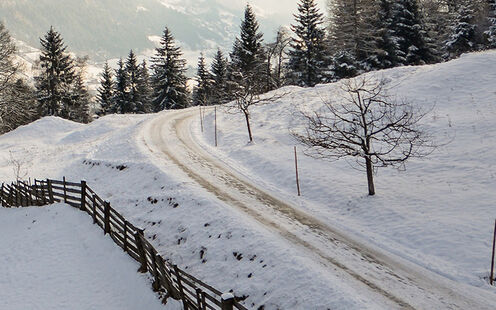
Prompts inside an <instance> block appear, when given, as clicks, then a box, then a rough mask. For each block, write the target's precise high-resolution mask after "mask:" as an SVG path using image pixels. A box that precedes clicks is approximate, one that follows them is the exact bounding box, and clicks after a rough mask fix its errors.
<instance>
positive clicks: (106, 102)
mask: <svg viewBox="0 0 496 310" xmlns="http://www.w3.org/2000/svg"><path fill="white" fill-rule="evenodd" d="M100 78H101V80H100V87H99V88H98V89H97V91H98V94H97V102H98V103H99V104H100V113H99V114H100V115H106V114H109V113H112V112H113V111H115V101H114V99H115V98H114V80H113V74H112V69H110V67H109V65H108V63H107V62H105V66H104V67H103V72H102V73H101V75H100Z"/></svg>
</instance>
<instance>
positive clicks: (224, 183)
mask: <svg viewBox="0 0 496 310" xmlns="http://www.w3.org/2000/svg"><path fill="white" fill-rule="evenodd" d="M196 112H197V111H196V110H192V109H190V110H183V111H174V112H166V113H162V114H159V116H158V117H156V118H155V119H153V120H151V121H150V122H149V123H148V124H147V126H145V129H144V130H143V131H144V132H143V135H144V143H145V145H146V146H147V147H148V148H149V150H150V151H151V152H152V153H155V155H157V156H159V157H163V155H165V156H166V157H167V158H168V159H170V160H171V161H172V162H173V163H174V164H175V165H177V166H178V167H179V168H180V169H181V170H182V171H184V172H185V173H186V174H187V175H188V176H189V177H190V178H191V179H193V180H194V181H195V182H196V183H198V184H199V185H200V186H201V187H203V188H205V189H206V190H207V191H209V192H210V193H212V194H214V195H215V196H216V197H217V198H219V199H220V200H222V201H224V202H225V203H226V204H228V205H230V206H233V207H236V208H238V209H239V210H241V211H242V212H244V213H245V214H247V215H249V216H250V217H252V218H254V219H255V220H257V221H258V222H259V223H261V224H262V225H264V226H266V227H268V228H269V229H270V230H272V231H275V232H277V233H279V234H280V235H282V236H283V237H284V238H285V239H287V240H289V241H290V242H291V243H293V244H296V245H298V246H299V247H302V248H305V249H307V250H308V251H310V252H311V253H312V254H313V255H317V256H318V258H319V260H320V263H323V264H324V265H326V266H327V267H328V268H334V269H335V270H333V272H336V268H337V269H338V270H337V271H338V273H340V274H341V275H342V276H343V277H347V278H348V279H351V280H352V281H354V282H355V284H357V285H359V286H363V285H365V286H366V288H367V289H368V290H371V291H373V292H375V293H376V294H377V295H379V296H380V297H381V298H382V299H384V303H385V304H386V305H388V308H400V309H473V308H477V309H493V307H491V305H490V302H489V301H488V300H490V297H489V296H482V295H480V294H478V293H479V292H477V294H468V293H467V292H461V291H460V289H459V288H455V287H453V285H452V283H450V282H449V280H447V279H444V278H442V277H440V276H438V275H436V274H433V273H430V272H428V271H427V270H424V269H422V268H421V267H418V266H416V265H415V266H413V264H410V263H408V262H399V261H398V259H395V258H390V257H388V256H387V255H385V254H384V253H381V252H379V251H377V250H375V249H372V248H371V247H369V246H366V245H364V244H363V243H361V242H358V241H356V240H352V239H351V238H350V237H349V236H346V235H344V234H342V233H341V232H338V231H336V230H334V229H332V228H331V227H329V226H327V225H326V224H324V223H322V222H321V221H319V220H318V219H316V218H314V217H312V216H310V215H308V214H306V213H304V212H302V211H299V210H298V209H297V208H295V207H294V206H292V205H290V204H289V203H287V202H284V201H282V200H281V199H278V198H276V197H274V196H273V195H271V194H269V193H267V192H265V191H264V190H262V189H260V188H258V187H257V186H255V185H253V184H251V183H250V182H249V181H248V180H246V179H244V178H243V177H242V176H239V175H237V174H236V173H235V172H233V171H230V169H229V167H226V166H225V165H224V164H222V163H220V162H219V161H217V160H215V158H213V157H212V156H211V155H210V154H208V153H207V152H206V151H204V150H203V149H202V148H201V147H200V146H198V145H197V144H196V143H195V142H194V140H193V138H192V137H191V132H190V123H191V121H192V118H193V117H194V116H196ZM146 131H148V132H146ZM309 235H310V236H309ZM482 294H483V293H482ZM468 295H470V296H468Z"/></svg>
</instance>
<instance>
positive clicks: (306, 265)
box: [0, 52, 496, 309]
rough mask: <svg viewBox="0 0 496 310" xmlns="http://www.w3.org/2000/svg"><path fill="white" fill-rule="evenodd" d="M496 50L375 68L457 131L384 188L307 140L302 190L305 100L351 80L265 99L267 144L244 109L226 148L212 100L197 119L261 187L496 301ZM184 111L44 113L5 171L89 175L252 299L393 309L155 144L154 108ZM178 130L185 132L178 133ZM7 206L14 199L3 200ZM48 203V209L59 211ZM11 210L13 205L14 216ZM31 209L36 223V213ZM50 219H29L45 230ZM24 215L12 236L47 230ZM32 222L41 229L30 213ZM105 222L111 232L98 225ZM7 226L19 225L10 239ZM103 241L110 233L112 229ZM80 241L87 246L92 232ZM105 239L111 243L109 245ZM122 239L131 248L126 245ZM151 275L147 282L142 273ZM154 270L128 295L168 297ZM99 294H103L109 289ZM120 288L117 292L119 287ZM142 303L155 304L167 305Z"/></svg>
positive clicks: (180, 254) (176, 255)
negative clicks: (372, 186)
mask: <svg viewBox="0 0 496 310" xmlns="http://www.w3.org/2000/svg"><path fill="white" fill-rule="evenodd" d="M495 60H496V52H486V53H475V54H470V55H466V56H463V57H461V58H460V59H458V60H456V61H452V62H449V63H445V64H439V65H433V66H424V67H403V68H396V69H392V70H387V71H381V72H378V73H373V74H378V75H380V76H384V77H385V78H387V79H390V80H391V81H393V83H394V84H398V87H397V88H396V91H397V92H398V94H399V96H400V97H402V98H403V97H405V98H407V99H409V100H412V101H414V102H415V104H418V105H425V106H426V107H430V106H432V104H435V109H434V111H433V113H432V115H431V116H430V117H429V119H427V122H426V126H428V128H429V130H430V131H431V132H432V133H433V135H434V136H435V137H436V139H437V140H438V141H440V142H441V143H442V142H443V141H450V143H449V144H441V146H440V147H439V148H438V150H437V151H436V152H435V153H434V154H432V155H431V156H430V157H428V158H426V159H423V160H414V161H411V162H410V163H409V164H408V165H407V170H406V171H403V172H399V171H396V170H390V169H382V170H379V174H378V175H377V177H376V190H377V196H376V197H368V196H367V195H366V193H367V192H366V177H365V175H364V173H362V172H359V171H355V170H353V169H351V168H350V167H349V165H348V164H347V163H346V162H333V163H329V162H324V161H320V160H315V159H312V158H308V157H305V156H303V155H302V154H301V147H298V150H299V152H300V154H299V160H300V162H299V167H300V169H301V170H300V180H301V188H302V194H303V196H302V197H298V196H296V185H295V182H294V166H293V165H294V157H293V156H294V154H293V146H294V145H295V141H294V139H293V138H292V137H291V135H290V134H289V129H293V128H300V127H301V125H302V121H301V120H300V119H299V118H298V117H296V116H297V113H295V112H297V111H298V109H299V108H300V107H301V108H306V109H315V108H318V107H320V106H321V105H322V103H321V98H328V97H330V96H332V95H333V94H334V91H335V90H336V89H337V87H339V84H329V85H318V86H316V87H315V88H308V89H302V88H298V87H289V88H286V89H285V91H288V92H290V94H289V95H287V97H286V99H282V100H280V101H278V102H276V103H274V104H269V105H266V106H262V107H257V108H255V109H253V111H252V125H253V132H254V139H255V142H254V143H247V141H248V137H247V134H246V130H245V128H244V127H243V126H244V122H243V119H242V117H241V116H233V115H231V114H224V113H223V112H222V110H219V109H218V115H217V116H218V128H219V143H220V145H219V147H218V148H215V147H213V134H212V133H213V114H212V113H211V112H208V113H207V117H206V124H205V132H204V133H203V134H202V133H201V132H200V125H199V120H198V119H197V120H195V121H194V122H193V123H192V127H191V130H192V134H193V137H194V139H196V141H197V142H198V143H199V144H200V145H201V146H202V147H203V148H204V149H205V150H207V151H208V152H210V153H211V154H213V155H214V156H215V157H218V158H220V160H222V161H223V162H224V163H226V164H227V165H229V166H231V167H232V169H234V170H236V171H237V172H238V173H239V174H241V175H244V176H245V177H247V178H248V179H250V180H251V181H252V182H254V183H256V184H258V185H259V186H260V187H262V188H264V189H266V190H267V191H269V192H272V193H274V194H275V195H277V196H278V197H283V199H284V200H285V201H291V202H294V204H296V206H297V207H298V209H299V210H301V211H304V212H306V213H308V214H311V215H313V216H315V217H317V218H319V219H321V220H322V221H323V222H326V223H328V224H329V225H330V226H332V227H336V228H338V229H340V230H341V231H342V232H345V233H346V234H349V235H352V236H356V237H357V238H361V239H362V240H364V241H365V243H366V244H370V245H371V246H374V247H377V248H378V249H380V250H381V251H383V252H384V253H386V254H391V255H397V256H400V257H401V258H403V259H405V260H407V261H408V262H410V263H411V264H414V265H416V266H418V267H419V268H422V269H426V270H428V271H431V272H434V273H435V274H436V275H439V276H440V277H442V278H447V279H448V280H449V281H451V282H453V283H454V284H453V285H458V287H460V288H461V289H463V290H466V291H470V292H475V293H476V294H481V295H484V296H485V297H486V298H487V296H489V298H492V300H494V289H493V288H491V287H490V286H489V285H488V284H487V279H485V277H487V276H488V271H489V264H490V243H491V236H492V227H493V224H494V223H493V219H494V217H496V215H495V214H494V206H493V202H494V200H495V198H496V193H495V192H494V190H493V189H494V187H495V185H496V181H495V179H494V176H495V175H496V171H495V167H494V165H493V164H492V160H493V158H494V155H495V153H496V137H495V134H494V130H493V128H494V121H493V120H494V119H495V116H496V107H495V106H494V102H495V99H496V94H495V93H494V83H495V81H496V61H495ZM195 111H197V110H195ZM174 113H182V112H177V111H174V112H163V113H161V114H159V115H110V116H105V117H102V118H100V119H98V120H96V121H94V122H92V123H91V124H88V125H81V124H75V123H72V122H69V121H66V120H63V119H60V118H55V117H46V118H43V119H41V120H38V121H36V122H34V123H32V124H30V125H28V126H23V127H20V128H18V129H17V130H15V131H13V132H11V133H8V134H5V135H2V136H0V180H4V181H7V180H13V179H15V176H16V175H15V171H14V169H13V165H12V164H11V163H10V157H11V156H12V157H14V158H15V159H17V160H19V161H20V162H21V163H22V167H21V168H22V169H21V170H22V171H21V172H22V173H23V174H26V175H27V176H30V177H36V178H47V177H49V178H56V179H60V178H62V176H66V177H67V179H68V180H70V181H78V180H81V179H85V180H87V182H88V185H89V186H90V187H91V188H92V189H94V190H95V191H96V192H97V193H98V194H99V195H100V196H102V198H104V199H107V200H109V201H110V202H111V204H112V206H113V207H114V208H115V209H117V210H118V211H119V212H120V213H122V214H123V215H124V216H125V217H126V218H127V219H128V220H129V221H131V222H133V223H134V224H135V225H136V226H139V227H142V228H145V235H146V237H147V238H148V239H149V240H150V242H152V244H154V246H155V247H156V248H157V250H158V251H159V252H160V253H161V254H162V255H163V256H164V258H166V259H168V260H171V261H172V262H174V263H175V264H177V265H178V266H180V267H181V268H182V269H184V270H185V271H186V272H189V273H191V274H192V275H194V276H195V277H197V278H199V279H201V280H203V281H205V282H206V283H208V284H210V285H212V286H214V287H216V288H218V289H219V290H220V291H222V292H226V293H227V292H229V291H230V290H231V289H232V290H233V291H234V293H235V295H236V296H243V295H245V296H247V299H246V300H245V302H244V304H245V305H246V306H248V307H249V308H255V309H257V308H258V307H260V306H262V305H263V306H264V307H265V309H278V308H279V309H309V308H311V309H326V308H332V309H386V308H392V306H391V304H388V303H387V301H385V300H384V298H382V297H380V296H379V294H377V293H375V292H371V291H369V290H367V289H366V288H364V287H363V286H362V285H359V284H357V283H356V282H358V281H351V280H349V279H348V278H349V276H348V275H346V274H345V273H343V272H341V271H340V270H339V269H338V268H334V267H333V266H332V265H330V266H329V265H325V264H323V263H322V262H321V261H320V260H319V259H318V258H316V256H317V255H315V254H312V253H309V252H308V251H307V250H306V249H304V248H302V247H300V246H297V245H294V244H292V243H291V242H289V241H288V240H287V239H285V238H283V237H281V236H280V235H279V234H278V233H277V232H275V231H274V229H270V228H267V227H265V226H263V225H261V224H260V223H259V222H257V221H255V220H253V219H252V218H251V217H249V216H246V214H244V213H242V212H241V211H239V210H238V209H236V208H233V207H231V206H229V205H228V204H227V203H225V202H222V201H220V200H219V199H217V197H215V196H214V195H213V194H211V193H209V192H208V191H207V190H206V189H204V188H202V187H201V186H199V185H198V184H197V183H195V182H194V181H193V180H192V179H191V178H190V177H188V175H187V174H186V173H184V172H183V171H182V170H180V169H179V168H178V167H177V166H176V165H175V164H174V163H173V162H172V161H171V160H168V159H167V158H164V156H163V155H162V154H159V152H157V150H155V149H153V148H150V146H149V144H147V140H148V139H149V136H150V135H151V131H152V130H154V129H156V128H153V127H151V124H152V122H153V120H154V119H156V118H157V117H163V116H168V115H171V116H172V115H174ZM195 115H199V113H196V112H195ZM159 130H162V129H159ZM168 140H169V142H170V143H171V144H173V143H176V142H175V140H174V137H170V138H168ZM119 167H120V168H119ZM122 167H125V168H124V169H121V168H122ZM61 208H62V206H52V207H47V208H33V209H31V208H29V209H19V210H20V211H17V210H13V211H12V212H21V213H22V212H24V213H22V216H24V217H26V216H25V215H26V214H28V215H27V217H26V218H28V219H29V218H31V219H37V222H36V223H38V224H41V223H42V222H43V223H45V222H47V221H48V218H50V219H51V217H50V216H52V214H53V213H54V212H62V211H60V209H61ZM62 209H64V208H62ZM41 210H50V211H41ZM64 210H65V209H64ZM70 210H71V211H72V209H70ZM7 211H11V210H0V212H7ZM36 212H47V213H49V215H46V214H45V215H42V214H38V213H36ZM71 214H72V213H71ZM43 216H45V217H48V218H47V219H46V221H45V220H43ZM65 216H67V217H70V216H69V215H65ZM71 216H73V217H71V218H70V219H73V220H70V221H69V220H65V221H63V222H64V223H61V224H60V225H68V226H69V227H71V229H74V230H76V229H79V228H78V225H84V224H85V223H88V221H90V220H89V218H88V217H87V215H84V214H82V213H80V212H75V213H74V214H73V215H71ZM19 217H21V215H19ZM3 218H4V216H0V221H3ZM38 218H39V219H38ZM17 220H18V221H20V222H19V223H22V221H21V219H14V218H12V219H11V220H10V221H8V222H10V223H14V222H15V221H17ZM6 221H7V220H6ZM26 221H27V222H26V225H27V224H29V223H30V222H29V220H26ZM68 222H70V223H68ZM36 223H32V225H31V224H29V225H30V226H29V227H31V229H34V224H36ZM52 225H54V224H53V223H52V222H50V224H49V225H44V226H46V229H51V227H52ZM57 225H59V224H57ZM88 225H91V224H88ZM12 226H13V225H8V224H7V223H6V224H5V225H3V222H2V225H0V235H1V236H2V238H1V241H0V242H8V240H9V239H11V238H17V237H16V235H19V239H17V240H20V239H21V238H22V240H26V242H29V243H34V241H33V238H34V237H33V236H31V237H29V236H25V237H23V236H22V235H21V233H20V232H19V231H17V230H15V229H17V228H18V229H22V227H23V226H21V225H20V224H19V227H12ZM40 226H41V225H40ZM25 227H26V228H25V230H27V227H28V226H25ZM84 227H85V228H84V231H85V232H86V231H91V226H89V227H87V226H84ZM293 228H294V230H295V232H296V231H297V230H301V227H296V226H295V227H293ZM81 229H83V228H81ZM95 233H96V234H97V235H98V234H101V232H100V231H98V230H95ZM304 233H305V234H306V232H304ZM308 233H309V234H310V232H308ZM7 234H9V235H8V236H9V237H5V238H4V237H3V236H7ZM71 234H72V235H73V236H72V237H75V236H76V237H78V238H81V237H80V236H78V235H77V234H76V233H72V232H71V233H68V234H65V235H69V236H66V237H67V238H70V237H71ZM88 234H89V233H88ZM74 235H75V236H74ZM35 236H36V235H35ZM28 237H29V238H28ZM88 238H89V237H88ZM90 241H91V242H90ZM103 241H105V242H107V241H108V238H106V239H103V240H102V241H101V242H103ZM93 242H94V243H95V244H97V242H98V241H96V238H95V241H93V239H91V240H89V241H88V244H86V245H87V246H88V247H89V246H90V244H89V243H91V245H92V244H93ZM108 242H110V243H109V244H108V250H107V248H105V249H106V251H105V252H109V253H110V255H111V257H110V258H109V260H110V261H111V262H112V265H113V264H116V265H119V264H120V263H121V262H122V261H124V262H125V261H126V260H129V263H130V264H131V265H132V266H129V267H126V268H125V269H126V270H129V271H130V273H131V274H132V275H134V276H135V277H136V278H137V279H138V280H140V279H141V278H142V277H141V276H139V275H138V274H136V269H137V267H136V265H135V263H132V261H131V260H130V259H129V258H128V257H127V256H126V255H125V254H124V253H123V252H122V251H121V250H119V249H118V247H117V246H115V247H112V244H111V241H108ZM72 243H75V244H76V245H77V246H82V244H80V243H81V242H80V241H79V242H75V241H73V242H72ZM32 246H33V247H34V246H35V244H33V245H32ZM95 247H96V248H100V247H102V248H103V246H100V245H99V244H98V245H97V246H95ZM1 248H2V249H5V248H9V245H4V246H3V247H1ZM114 248H115V251H117V252H116V253H118V254H119V255H117V254H115V256H114V255H113V254H112V253H113V252H112V251H114V250H112V249H114ZM26 249H29V248H26ZM33 249H34V248H33ZM36 251H38V250H36ZM33 252H34V250H32V251H31V253H33ZM92 253H93V250H92ZM80 255H81V257H83V256H88V255H86V254H84V253H80ZM93 256H94V254H93ZM93 256H92V255H89V257H88V258H87V259H88V260H91V259H92V257H93ZM117 256H118V257H117ZM0 257H2V258H1V259H0V262H2V261H3V262H5V260H4V255H3V254H2V255H1V256H0ZM80 259H82V258H80ZM122 264H124V263H123V262H122ZM358 272H359V273H366V272H367V270H365V269H363V270H362V269H361V270H358ZM119 273H120V272H119ZM0 274H1V275H2V276H3V275H4V274H15V275H16V276H17V277H25V276H26V277H27V275H26V273H24V271H23V270H22V269H14V267H13V266H12V263H9V264H7V263H0ZM78 277H79V275H78ZM109 277H110V275H109ZM3 279H4V277H0V292H2V290H3V289H4V286H6V284H5V282H2V281H3ZM138 280H136V279H134V280H133V281H135V282H137V283H138ZM24 281H27V280H26V279H24ZM54 281H56V280H54ZM126 281H127V280H126ZM129 281H131V280H129ZM28 282H29V281H28ZM56 282H59V283H60V282H62V281H56ZM141 283H142V284H139V285H138V286H140V288H136V291H135V292H136V293H134V292H133V293H129V294H127V295H128V297H129V298H130V299H132V300H135V299H140V298H146V297H145V296H148V295H146V294H150V295H151V296H152V297H154V298H156V296H155V295H154V294H153V293H152V292H151V289H150V283H149V282H147V281H146V279H141ZM64 284H65V283H64ZM126 285H127V282H126ZM59 286H62V285H59ZM85 287H86V286H85ZM105 290H106V288H105ZM141 290H143V292H142V291H141ZM75 291H76V292H79V291H80V290H77V289H76V290H75ZM20 293H24V292H20ZM100 293H101V292H100ZM0 294H2V293H0ZM53 294H55V293H53ZM67 294H68V295H69V296H74V295H75V293H74V292H72V293H71V292H68V293H67ZM49 295H51V294H49V292H47V293H46V296H45V297H44V298H46V299H48V298H51V296H49ZM59 295H65V294H59ZM99 296H100V297H101V298H103V293H101V295H99ZM66 297H67V296H66ZM444 297H446V296H444ZM108 298H109V300H113V299H112V298H113V297H112V296H109V297H108ZM23 300H24V298H21V299H19V300H18V302H19V304H18V307H19V308H22V307H24V308H29V307H27V306H26V305H24V304H21V303H20V302H22V301H23ZM490 300H491V299H490ZM10 302H11V303H12V305H13V304H14V301H12V300H11V301H10ZM109 304H110V302H109ZM171 304H173V303H172V302H171ZM309 305H311V306H309ZM170 307H173V305H171V306H170ZM0 308H3V307H1V306H0ZM45 308H52V307H45ZM96 308H99V307H96ZM100 308H101V307H100ZM103 308H105V309H107V308H108V307H107V306H105V307H103ZM134 308H137V309H153V305H152V306H150V307H148V306H136V307H134ZM9 309H10V308H9ZM14 309H15V308H14Z"/></svg>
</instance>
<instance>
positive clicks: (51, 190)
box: [47, 179, 55, 203]
mask: <svg viewBox="0 0 496 310" xmlns="http://www.w3.org/2000/svg"><path fill="white" fill-rule="evenodd" d="M47 186H48V197H49V198H50V203H54V202H55V200H54V199H53V188H52V181H51V180H50V179H47Z"/></svg>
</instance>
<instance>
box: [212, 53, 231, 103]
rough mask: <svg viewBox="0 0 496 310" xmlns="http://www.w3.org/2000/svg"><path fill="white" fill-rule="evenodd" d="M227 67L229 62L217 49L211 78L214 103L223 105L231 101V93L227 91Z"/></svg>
mask: <svg viewBox="0 0 496 310" xmlns="http://www.w3.org/2000/svg"><path fill="white" fill-rule="evenodd" d="M227 67H228V61H227V58H226V57H224V54H223V53H222V51H221V50H220V49H217V53H215V56H214V60H213V61H212V65H211V66H210V76H211V78H212V82H211V86H210V87H211V90H212V103H213V104H222V103H226V102H227V101H229V93H228V91H227Z"/></svg>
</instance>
